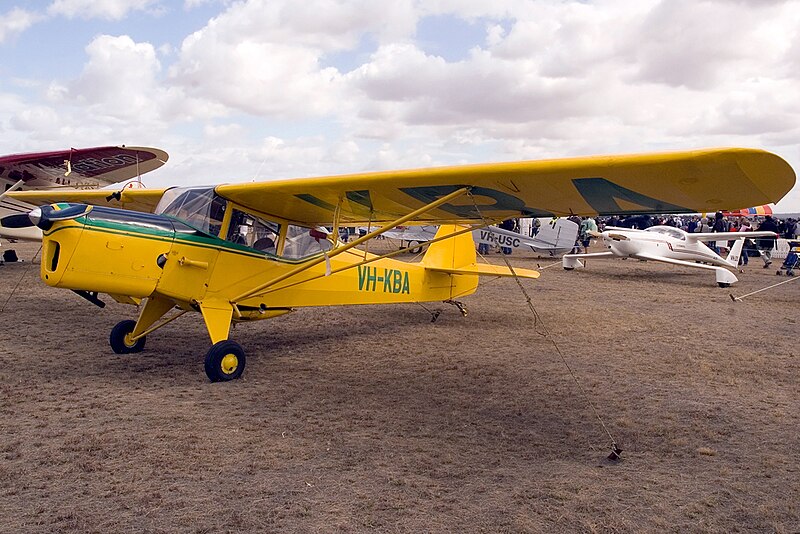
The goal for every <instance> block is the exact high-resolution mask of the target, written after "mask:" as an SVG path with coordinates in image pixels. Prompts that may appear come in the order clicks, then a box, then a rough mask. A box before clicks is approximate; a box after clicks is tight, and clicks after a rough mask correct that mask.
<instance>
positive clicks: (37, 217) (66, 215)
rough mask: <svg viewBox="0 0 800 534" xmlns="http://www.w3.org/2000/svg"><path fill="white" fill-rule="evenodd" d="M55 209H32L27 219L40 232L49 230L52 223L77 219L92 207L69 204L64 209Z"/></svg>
mask: <svg viewBox="0 0 800 534" xmlns="http://www.w3.org/2000/svg"><path fill="white" fill-rule="evenodd" d="M57 208H58V206H55V205H51V206H41V207H39V208H34V209H32V210H31V212H30V213H29V214H28V218H30V220H31V221H32V222H33V224H35V225H36V226H38V227H39V228H41V229H42V230H49V229H50V227H51V226H52V225H53V223H54V222H57V221H68V220H70V219H77V218H78V217H83V216H84V215H86V214H87V213H89V212H90V211H92V206H87V205H86V204H70V205H68V206H67V207H66V208H59V209H57Z"/></svg>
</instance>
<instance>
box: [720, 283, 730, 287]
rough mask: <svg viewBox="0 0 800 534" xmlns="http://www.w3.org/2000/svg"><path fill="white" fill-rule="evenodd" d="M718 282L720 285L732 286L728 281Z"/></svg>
mask: <svg viewBox="0 0 800 534" xmlns="http://www.w3.org/2000/svg"><path fill="white" fill-rule="evenodd" d="M717 284H719V287H731V285H730V284H729V283H728V282H717Z"/></svg>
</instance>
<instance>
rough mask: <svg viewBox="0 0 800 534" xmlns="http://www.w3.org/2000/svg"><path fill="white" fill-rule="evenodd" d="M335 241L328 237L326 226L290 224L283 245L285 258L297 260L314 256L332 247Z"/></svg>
mask: <svg viewBox="0 0 800 534" xmlns="http://www.w3.org/2000/svg"><path fill="white" fill-rule="evenodd" d="M332 246H333V243H331V241H330V240H329V239H328V231H327V230H325V229H324V228H306V227H304V226H297V225H294V224H290V225H289V226H288V227H287V228H286V242H285V243H284V245H283V254H282V256H283V257H284V258H288V259H291V260H297V259H300V258H306V257H308V256H314V255H316V254H320V253H322V252H326V251H328V250H330V249H331V247H332Z"/></svg>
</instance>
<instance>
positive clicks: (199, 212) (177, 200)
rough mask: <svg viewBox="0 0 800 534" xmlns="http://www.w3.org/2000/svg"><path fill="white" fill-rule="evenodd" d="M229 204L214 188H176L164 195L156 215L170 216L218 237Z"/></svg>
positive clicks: (157, 207)
mask: <svg viewBox="0 0 800 534" xmlns="http://www.w3.org/2000/svg"><path fill="white" fill-rule="evenodd" d="M227 203H228V202H227V200H225V199H224V198H222V197H220V196H219V195H217V194H216V193H215V192H214V188H213V187H175V188H173V189H168V190H167V191H166V192H165V193H164V196H163V197H161V201H160V202H159V203H158V206H156V210H155V213H156V214H160V215H170V216H172V217H174V218H176V219H179V220H181V221H183V222H185V223H187V224H189V225H190V226H192V227H194V228H197V229H198V230H200V231H202V232H205V233H207V234H211V235H215V236H218V235H219V232H220V229H221V228H222V220H223V219H224V218H225V210H226V208H227Z"/></svg>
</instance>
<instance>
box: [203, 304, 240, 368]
mask: <svg viewBox="0 0 800 534" xmlns="http://www.w3.org/2000/svg"><path fill="white" fill-rule="evenodd" d="M200 312H201V313H202V314H203V320H204V321H205V323H206V328H207V329H208V335H209V336H210V337H211V342H212V343H213V344H214V345H213V346H212V347H211V349H209V351H208V352H207V353H206V360H205V370H206V376H208V379H209V380H211V381H212V382H227V381H229V380H235V379H237V378H239V377H240V376H242V373H243V372H244V366H245V363H246V361H247V359H246V357H245V355H244V349H242V347H241V345H239V344H238V343H236V342H235V341H231V340H230V339H228V334H229V333H230V329H231V319H232V318H233V307H232V306H231V305H230V303H228V302H221V301H218V302H214V301H209V302H201V303H200Z"/></svg>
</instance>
